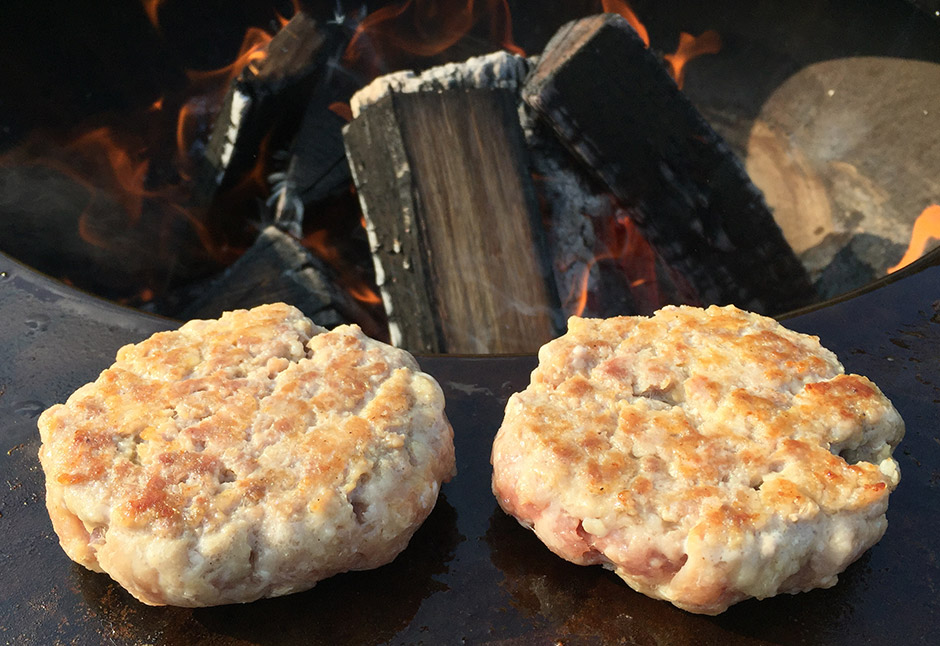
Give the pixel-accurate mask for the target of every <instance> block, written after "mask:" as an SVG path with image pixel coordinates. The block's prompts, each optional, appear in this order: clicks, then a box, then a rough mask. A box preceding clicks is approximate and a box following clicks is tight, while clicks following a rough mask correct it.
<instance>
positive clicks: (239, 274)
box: [176, 226, 385, 339]
mask: <svg viewBox="0 0 940 646" xmlns="http://www.w3.org/2000/svg"><path fill="white" fill-rule="evenodd" d="M200 292H201V293H200V295H199V296H198V297H196V298H195V299H193V301H192V302H191V303H189V304H188V305H187V306H186V307H185V308H184V309H183V310H182V311H181V312H178V313H177V314H176V316H177V317H178V318H181V319H192V318H216V317H218V316H220V315H221V314H222V312H225V311H228V310H233V309H242V308H251V307H255V306H256V305H262V304H264V303H273V302H279V301H280V302H285V303H288V304H290V305H294V306H295V307H297V308H298V309H299V310H301V311H302V312H303V313H304V314H306V315H307V316H308V317H309V318H310V319H311V320H312V321H313V322H314V323H316V324H317V325H321V326H323V327H327V328H333V327H336V326H337V325H340V324H343V323H358V324H359V325H360V326H361V327H362V328H363V330H364V331H365V332H366V333H367V334H369V335H370V336H373V337H376V338H380V339H381V338H383V337H384V336H385V335H384V334H383V332H382V330H381V329H379V328H380V326H379V324H378V323H377V322H375V321H374V320H373V318H372V317H370V316H369V314H368V313H367V312H366V311H365V310H364V309H363V308H362V307H361V306H360V305H359V304H358V303H357V302H356V301H355V299H353V298H352V297H351V296H349V295H347V294H346V293H345V292H344V291H343V290H341V289H340V288H339V287H338V286H337V283H336V277H335V275H334V272H333V271H332V270H331V269H330V267H329V266H328V265H326V264H325V263H324V262H322V261H321V260H320V259H319V258H317V257H316V256H314V255H313V254H311V253H310V252H309V251H308V250H307V249H305V248H304V247H303V246H302V245H301V244H300V243H299V242H298V241H297V240H295V239H294V238H292V237H291V236H289V235H287V234H286V233H283V232H282V231H280V230H279V229H277V228H276V227H273V226H269V227H267V228H265V229H264V230H263V231H262V232H261V233H260V234H259V235H258V238H257V239H256V240H255V243H254V244H253V245H252V246H251V247H249V249H248V250H247V251H246V252H245V253H244V254H242V256H241V257H239V259H238V260H236V261H235V262H234V263H233V264H232V265H231V266H229V267H228V269H226V270H225V271H224V272H223V273H222V274H221V275H220V276H218V277H217V278H215V279H214V280H212V281H211V282H210V283H209V284H208V285H205V286H203V288H202V289H201V290H200Z"/></svg>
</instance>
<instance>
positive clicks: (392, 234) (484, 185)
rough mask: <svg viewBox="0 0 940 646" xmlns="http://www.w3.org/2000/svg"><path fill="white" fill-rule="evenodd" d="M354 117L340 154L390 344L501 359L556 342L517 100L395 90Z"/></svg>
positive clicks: (469, 92)
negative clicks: (358, 207)
mask: <svg viewBox="0 0 940 646" xmlns="http://www.w3.org/2000/svg"><path fill="white" fill-rule="evenodd" d="M356 109H357V110H359V115H358V117H357V118H355V119H354V120H353V122H352V123H351V124H350V125H349V126H348V127H347V130H346V133H345V139H346V148H347V154H348V156H349V159H350V166H351V169H352V173H353V178H354V180H355V181H356V185H357V188H358V191H359V196H360V202H361V204H362V207H363V212H364V214H365V217H366V220H367V229H368V231H369V235H370V240H371V244H372V248H373V258H374V259H375V264H376V274H377V277H376V280H377V282H378V284H379V286H380V288H381V290H382V294H383V299H384V300H385V304H386V309H387V310H388V315H389V325H390V329H391V333H392V339H393V341H394V342H396V343H398V344H400V345H401V346H403V347H405V348H408V349H411V350H417V351H424V352H450V353H478V352H488V353H499V352H532V351H534V350H535V349H537V348H538V347H539V346H540V345H542V344H543V343H545V342H546V341H548V340H550V339H551V338H553V337H554V336H555V335H556V333H557V325H556V322H555V320H554V317H555V316H556V314H557V295H556V294H555V292H554V285H553V281H552V279H551V277H550V269H549V267H548V263H547V261H546V257H545V252H544V243H543V241H542V234H541V225H540V220H539V218H540V216H539V213H538V206H537V204H536V200H535V194H534V190H533V188H532V185H531V178H530V176H529V171H528V167H527V164H526V159H525V155H526V150H525V146H524V141H523V137H522V132H521V128H520V126H519V120H518V117H517V95H516V93H515V91H513V90H510V89H506V88H496V89H483V88H466V87H456V88H451V89H448V90H439V89H438V90H433V91H412V92H401V91H396V90H394V89H392V90H390V91H388V92H386V93H385V94H384V96H382V97H381V98H379V99H378V100H374V101H373V102H372V103H371V104H370V105H368V106H366V107H362V108H358V107H357V108H356Z"/></svg>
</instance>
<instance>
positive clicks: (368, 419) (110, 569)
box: [39, 304, 454, 606]
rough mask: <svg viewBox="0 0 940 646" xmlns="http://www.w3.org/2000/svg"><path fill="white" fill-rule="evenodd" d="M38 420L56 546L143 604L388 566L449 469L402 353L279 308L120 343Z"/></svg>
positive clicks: (424, 394)
mask: <svg viewBox="0 0 940 646" xmlns="http://www.w3.org/2000/svg"><path fill="white" fill-rule="evenodd" d="M39 429H40V434H41V438H42V446H41V448H40V453H39V457H40V461H41V463H42V467H43V470H44V471H45V475H46V504H47V507H48V510H49V515H50V517H51V519H52V524H53V527H54V528H55V531H56V533H57V534H58V536H59V539H60V542H61V545H62V547H63V548H64V549H65V551H66V553H67V554H68V555H69V556H70V557H71V558H72V559H74V560H75V561H77V562H78V563H81V564H82V565H84V566H86V567H88V568H90V569H92V570H96V571H103V572H107V573H108V574H109V575H110V576H111V577H112V578H113V579H115V580H116V581H117V582H118V583H120V584H121V585H122V586H124V587H125V588H126V589H127V590H128V591H130V592H131V594H133V595H134V596H135V597H137V598H138V599H139V600H141V601H143V602H144V603H147V604H152V605H163V604H170V605H177V606H209V605H218V604H225V603H234V602H247V601H252V600H254V599H258V598H262V597H272V596H279V595H284V594H288V593H291V592H296V591H300V590H305V589H308V588H311V587H313V586H314V584H315V583H316V582H317V581H319V580H321V579H323V578H326V577H329V576H332V575H334V574H337V573H339V572H344V571H346V570H361V569H368V568H374V567H378V566H380V565H383V564H385V563H388V562H389V561H391V560H393V559H394V558H395V556H397V555H398V554H399V553H400V552H401V551H402V550H403V549H404V548H405V546H406V545H407V544H408V541H409V539H410V538H411V536H412V534H413V533H414V532H415V530H416V529H417V528H418V526H419V525H420V524H421V523H422V522H423V521H424V519H425V518H426V517H427V515H428V514H429V513H430V511H431V509H432V507H433V506H434V504H435V501H436V500H437V496H438V491H439V488H440V485H441V483H442V482H443V481H445V480H447V479H449V478H450V477H451V476H452V475H453V474H454V445H453V431H452V430H451V427H450V424H449V423H448V421H447V419H446V417H445V415H444V398H443V394H442V392H441V389H440V387H439V386H438V384H437V383H436V382H435V381H434V380H433V379H432V378H431V377H430V376H428V375H426V374H424V373H423V372H421V371H420V370H419V369H418V365H417V363H416V362H415V360H414V358H413V357H412V356H411V355H410V354H408V353H407V352H405V351H403V350H399V349H396V348H392V347H390V346H388V345H385V344H383V343H380V342H378V341H374V340H372V339H369V338H367V337H366V336H365V335H363V333H362V332H361V331H360V330H359V328H357V327H355V326H342V327H339V328H336V329H335V330H332V331H326V330H324V329H322V328H318V327H317V326H315V325H313V324H312V323H311V322H310V321H309V320H308V319H307V318H305V317H304V316H303V315H302V314H301V312H300V311H299V310H297V309H295V308H293V307H289V306H287V305H284V304H272V305H265V306H260V307H257V308H254V309H252V310H239V311H235V312H229V313H226V314H224V315H223V316H222V317H221V318H220V319H218V320H211V321H190V322H189V323H186V324H185V325H183V326H182V327H181V328H179V329H178V330H175V331H170V332H160V333H158V334H155V335H154V336H152V337H151V338H149V339H147V340H145V341H143V342H141V343H138V344H136V345H128V346H125V347H124V348H122V349H121V350H120V351H119V352H118V354H117V360H116V361H115V363H114V364H113V365H112V366H111V367H110V368H108V369H107V370H105V371H104V372H102V373H101V375H100V376H99V377H98V379H97V380H96V381H94V382H93V383H90V384H87V385H85V386H83V387H81V388H79V389H78V390H77V391H76V392H75V393H74V394H72V395H71V397H69V398H68V401H67V402H66V403H65V404H58V405H55V406H53V407H51V408H50V409H48V410H47V411H46V412H44V413H43V414H42V416H41V417H40V419H39Z"/></svg>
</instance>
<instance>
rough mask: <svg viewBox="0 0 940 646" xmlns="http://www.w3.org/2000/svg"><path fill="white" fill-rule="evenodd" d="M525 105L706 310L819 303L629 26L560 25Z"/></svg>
mask: <svg viewBox="0 0 940 646" xmlns="http://www.w3.org/2000/svg"><path fill="white" fill-rule="evenodd" d="M599 79H601V80H603V82H598V80H599ZM522 96H523V99H524V100H525V101H526V102H527V103H528V104H529V105H531V106H532V107H533V108H535V109H536V110H537V111H538V112H539V113H540V114H541V115H542V117H543V118H544V119H545V120H546V121H548V122H549V123H550V124H551V125H552V127H553V128H554V129H555V132H556V133H557V135H558V137H559V138H560V139H561V141H562V142H563V143H564V144H565V145H566V146H567V147H568V148H569V149H570V150H571V151H572V152H573V153H574V154H575V155H576V156H577V157H578V158H579V159H581V160H582V161H583V162H584V163H585V164H586V165H587V166H588V167H589V168H590V169H592V170H593V172H594V173H595V174H596V176H597V177H598V178H599V179H601V180H602V181H603V182H604V183H605V184H606V185H607V186H608V187H609V188H610V190H611V191H612V192H613V193H614V195H615V196H616V197H617V198H618V200H620V202H621V203H622V204H623V205H624V206H626V207H627V208H629V209H630V212H631V215H632V217H633V219H634V221H635V223H636V224H637V225H638V226H639V228H640V229H641V230H642V232H643V235H644V237H645V238H646V239H647V240H648V241H649V242H650V243H651V244H652V245H653V247H654V248H655V249H656V251H657V253H658V254H659V255H660V256H662V257H663V259H664V260H665V261H666V262H667V263H668V264H669V266H670V267H671V268H672V269H673V270H675V271H677V272H678V273H680V274H681V275H682V276H683V278H684V279H685V280H686V281H688V283H689V284H690V286H691V288H692V289H693V290H694V292H695V294H696V296H697V298H698V300H700V301H701V302H703V303H719V304H723V303H735V304H737V305H739V306H741V307H745V308H748V309H751V310H755V311H760V312H765V313H779V312H784V311H787V310H790V309H794V308H796V307H799V306H801V305H804V304H807V303H808V302H810V301H811V300H812V299H813V288H812V286H811V284H810V282H809V278H808V276H807V274H806V271H805V269H804V268H803V265H802V264H801V263H800V261H799V260H798V259H797V258H796V256H795V255H794V253H793V251H792V249H791V248H790V246H789V244H788V243H787V242H786V240H785V239H784V237H783V235H782V233H781V231H780V228H779V226H778V225H777V224H776V222H775V221H774V219H773V216H772V214H771V212H770V210H769V209H768V207H767V205H766V204H765V202H764V200H763V196H762V195H761V193H760V191H759V190H758V189H757V188H756V187H755V186H754V185H753V184H752V183H751V182H750V180H749V179H748V177H747V174H746V173H745V171H744V169H743V168H742V166H741V164H740V162H739V161H738V160H737V159H736V158H735V156H734V155H733V153H732V152H731V151H730V149H729V148H728V147H727V146H726V144H725V143H724V142H723V141H722V140H721V138H720V137H719V136H718V134H717V133H716V132H715V131H714V130H713V129H712V128H711V127H710V126H709V125H708V123H707V122H706V121H705V120H704V118H703V117H702V116H701V115H700V114H699V113H698V111H697V110H696V109H695V108H694V107H693V106H692V104H691V103H690V102H689V101H688V99H686V97H685V96H684V95H683V94H682V93H681V92H680V91H679V89H678V88H677V86H676V84H675V82H674V81H673V80H672V78H671V77H669V75H668V74H667V73H666V71H665V69H664V67H663V65H662V64H661V63H660V61H659V60H658V59H657V58H656V57H655V56H654V55H653V54H652V53H650V52H649V51H648V50H647V48H646V45H645V44H644V42H643V41H642V40H641V39H640V37H639V36H638V35H637V34H636V32H635V31H634V30H633V29H632V28H631V27H630V26H629V24H628V23H627V22H626V20H624V19H623V18H621V17H620V16H616V15H612V14H604V15H599V16H592V17H589V18H584V19H582V20H578V21H574V22H571V23H568V24H566V25H565V26H563V27H562V28H561V29H560V30H559V31H558V32H557V33H556V35H555V36H554V37H553V38H552V40H551V41H550V42H549V44H548V46H547V47H546V50H545V52H544V54H543V55H542V57H541V59H540V60H539V63H538V65H537V66H536V68H535V70H534V71H533V72H532V74H531V75H530V76H529V78H528V80H527V82H526V85H525V87H524V88H523V90H522Z"/></svg>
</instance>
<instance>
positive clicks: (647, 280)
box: [565, 207, 661, 316]
mask: <svg viewBox="0 0 940 646" xmlns="http://www.w3.org/2000/svg"><path fill="white" fill-rule="evenodd" d="M599 239H602V240H604V241H605V242H604V244H605V245H606V248H605V249H603V250H601V251H599V252H598V253H596V254H595V256H594V257H593V258H592V259H591V260H589V261H588V263H587V264H586V265H585V268H584V270H583V273H582V274H581V276H580V277H579V280H578V284H577V285H576V286H575V288H574V289H573V290H572V293H571V294H569V297H568V299H567V302H566V307H565V309H566V310H568V311H570V312H571V313H572V314H574V315H575V316H581V315H583V314H584V311H585V309H586V308H587V303H588V296H589V293H590V285H589V283H590V274H591V269H593V268H594V265H596V264H597V263H598V262H600V261H602V260H616V261H617V264H618V265H619V267H620V269H621V271H623V272H624V275H625V276H626V277H627V280H628V281H629V284H630V288H631V289H630V293H631V295H632V296H633V300H634V303H635V305H636V307H637V309H638V310H639V311H640V312H652V311H654V310H656V309H658V308H659V307H660V305H661V302H660V294H659V284H658V282H657V281H656V258H655V252H654V251H653V248H652V247H651V246H650V244H649V242H647V241H646V238H644V237H643V236H642V234H641V233H640V231H639V229H638V228H637V227H636V225H635V224H634V223H633V220H631V219H630V216H629V214H628V213H627V212H626V211H625V210H624V209H622V208H619V207H617V208H616V209H615V212H614V219H613V220H612V222H611V224H610V226H609V227H608V230H607V231H606V232H605V233H603V234H602V235H601V236H599Z"/></svg>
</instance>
